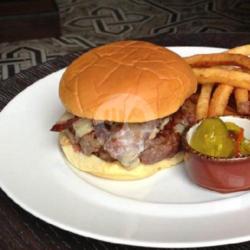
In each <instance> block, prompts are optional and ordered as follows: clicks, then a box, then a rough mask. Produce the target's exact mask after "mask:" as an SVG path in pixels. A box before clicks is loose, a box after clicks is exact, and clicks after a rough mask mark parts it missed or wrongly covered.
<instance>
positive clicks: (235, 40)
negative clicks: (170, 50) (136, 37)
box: [0, 33, 250, 250]
mask: <svg viewBox="0 0 250 250" xmlns="http://www.w3.org/2000/svg"><path fill="white" fill-rule="evenodd" d="M143 40H149V41H151V42H154V43H157V44H160V45H164V46H173V45H176V46H183V45H192V46H215V47H233V46H236V45H240V44H245V43H250V33H244V34H243V33H242V34H237V35H235V34H195V35H194V34H175V35H173V34H172V35H167V34H162V35H160V36H157V37H153V38H143ZM83 52H84V51H78V52H76V53H72V54H69V55H67V56H64V57H58V58H56V59H55V60H53V61H49V62H47V63H44V64H41V65H38V66H36V67H33V68H30V69H28V70H26V71H23V72H21V73H19V74H17V75H16V76H14V77H12V78H9V79H7V80H6V81H2V82H0V110H1V109H2V108H3V107H4V106H5V105H6V104H7V103H8V102H9V101H10V100H11V99H12V98H13V97H14V96H15V95H16V94H18V93H19V92H20V91H22V90H23V89H25V88H26V87H27V86H29V85H31V84H33V83H34V82H35V81H37V80H38V79H41V78H42V77H44V76H46V75H48V74H50V73H52V72H55V71H57V70H59V69H61V68H63V67H65V66H67V65H68V64H69V63H70V62H71V61H72V60H73V59H75V58H76V57H77V56H78V55H80V54H81V53H83ZM0 178H1V177H0ZM246 223H247V222H246ZM249 233H250V232H249ZM8 249H32V250H42V249H97V250H99V249H100V250H101V249H102V250H106V249H118V250H123V249H124V250H125V249H128V250H131V249H143V248H140V247H131V246H125V245H118V244H112V243H106V242H102V241H98V240H94V239H90V238H86V237H82V236H78V235H75V234H73V233H70V232H67V231H64V230H61V229H58V228H56V227H54V226H52V225H50V224H48V223H46V222H43V221H41V220H40V219H37V218H35V217H34V216H33V215H31V214H29V213H28V212H26V211H24V210H23V209H22V208H20V207H19V206H18V205H16V204H15V203H14V202H13V201H12V200H11V199H10V198H8V197H7V196H6V194H5V193H4V192H3V191H2V190H0V250H8ZM144 249H145V248H144ZM195 249H197V248H195ZM203 249H204V250H206V249H209V250H238V249H240V250H249V249H250V242H245V243H241V244H234V245H226V246H218V247H206V248H203Z"/></svg>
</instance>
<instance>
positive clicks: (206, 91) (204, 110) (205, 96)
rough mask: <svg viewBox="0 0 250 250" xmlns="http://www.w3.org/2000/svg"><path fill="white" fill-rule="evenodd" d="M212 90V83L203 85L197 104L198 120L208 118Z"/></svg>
mask: <svg viewBox="0 0 250 250" xmlns="http://www.w3.org/2000/svg"><path fill="white" fill-rule="evenodd" d="M212 90H213V85H212V84H204V85H202V86H201V93H200V95H199V98H198V102H197V105H196V118H197V119H198V120H200V119H203V118H207V116H208V108H209V101H210V97H211V93H212Z"/></svg>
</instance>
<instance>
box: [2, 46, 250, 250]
mask: <svg viewBox="0 0 250 250" xmlns="http://www.w3.org/2000/svg"><path fill="white" fill-rule="evenodd" d="M171 49H172V50H174V51H175V52H177V53H179V54H181V55H182V56H186V55H190V54H193V53H209V52H219V51H221V50H220V49H215V48H204V47H172V48H171ZM62 73H63V70H61V71H58V72H56V73H54V74H51V75H49V76H48V77H45V78H43V79H41V80H40V81H38V82H36V83H35V84H34V85H32V86H31V87H29V88H27V89H26V90H25V91H23V92H22V93H20V94H19V95H18V96H16V97H15V98H14V99H13V100H12V101H11V102H10V103H9V104H8V105H7V106H6V108H5V109H4V110H3V111H2V112H1V113H0V138H1V142H0V185H1V188H2V189H3V190H4V191H5V192H6V193H7V195H8V196H9V197H10V198H12V199H13V200H14V201H15V202H16V203H17V204H19V205H20V206H21V207H22V208H24V209H25V210H27V211H29V212H30V213H31V214H33V215H35V216H37V217H39V218H40V219H42V220H44V221H47V222H48V223H51V224H53V225H56V226H58V227H60V228H63V229H66V230H69V231H71V232H74V233H77V234H80V235H83V236H87V237H92V238H96V239H100V240H104V241H109V242H114V243H123V244H128V245H138V246H151V247H195V246H210V245H221V244H227V243H236V242H242V241H246V240H250V223H248V221H249V216H250V195H249V193H248V192H241V193H234V194H230V195H228V194H227V195H225V194H224V195H223V194H219V193H215V192H212V191H208V190H206V189H202V188H200V187H197V186H196V185H195V184H193V183H191V182H190V181H189V179H188V178H187V176H186V174H185V172H184V170H183V165H182V164H180V165H179V166H177V167H173V168H171V169H166V170H165V171H162V172H160V173H159V174H156V175H154V176H153V177H150V178H148V179H145V180H140V181H130V182H125V181H123V182H116V181H109V180H102V179H99V178H96V177H93V176H90V175H88V174H85V173H82V174H81V178H79V176H78V175H76V174H75V173H74V172H73V171H72V170H71V168H69V167H68V166H67V164H66V162H65V161H64V159H63V157H62V154H61V152H60V150H59V148H58V146H57V134H56V133H52V132H50V131H49V129H50V127H51V126H52V124H53V123H54V122H55V121H56V120H57V118H58V117H59V116H60V115H61V114H62V112H63V107H62V104H61V103H60V101H59V98H58V83H59V79H60V77H61V75H62Z"/></svg>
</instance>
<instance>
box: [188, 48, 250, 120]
mask: <svg viewBox="0 0 250 250" xmlns="http://www.w3.org/2000/svg"><path fill="white" fill-rule="evenodd" d="M185 59H186V61H187V63H189V64H190V66H191V67H192V69H193V72H194V74H195V75H196V77H197V81H198V83H200V84H201V85H202V86H201V91H200V93H199V96H198V101H197V106H196V116H197V119H198V120H200V119H203V118H206V117H208V116H210V117H211V116H219V115H235V114H237V113H238V114H244V115H250V44H246V45H243V46H239V47H235V48H232V49H229V50H227V51H225V52H223V53H214V54H198V55H194V56H189V57H186V58H185ZM215 83H216V88H215V91H214V93H213V94H212V92H213V89H214V86H215ZM232 93H234V99H235V104H234V102H231V101H230V105H231V106H229V105H228V102H229V98H230V96H231V94H232ZM211 96H212V97H211Z"/></svg>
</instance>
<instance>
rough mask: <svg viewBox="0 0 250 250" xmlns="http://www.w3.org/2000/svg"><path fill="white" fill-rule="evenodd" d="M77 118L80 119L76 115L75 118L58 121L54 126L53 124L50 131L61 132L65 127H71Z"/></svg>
mask: <svg viewBox="0 0 250 250" xmlns="http://www.w3.org/2000/svg"><path fill="white" fill-rule="evenodd" d="M77 120H79V117H74V118H72V119H69V120H67V121H65V122H58V123H56V124H55V125H54V126H52V128H51V129H50V131H54V132H61V131H63V130H65V129H67V128H69V127H71V126H72V124H73V123H74V122H76V121H77Z"/></svg>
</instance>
